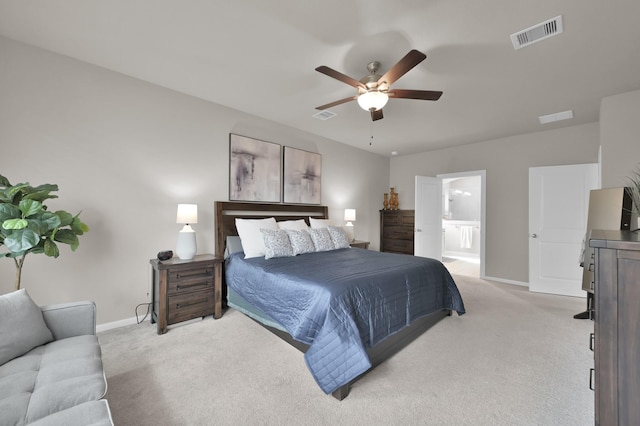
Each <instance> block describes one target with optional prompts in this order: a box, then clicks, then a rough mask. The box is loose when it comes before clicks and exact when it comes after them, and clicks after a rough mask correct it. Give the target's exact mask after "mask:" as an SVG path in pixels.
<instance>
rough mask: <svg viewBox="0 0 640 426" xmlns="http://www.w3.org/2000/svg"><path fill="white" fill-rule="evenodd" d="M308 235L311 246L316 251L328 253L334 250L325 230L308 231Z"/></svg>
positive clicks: (327, 231)
mask: <svg viewBox="0 0 640 426" xmlns="http://www.w3.org/2000/svg"><path fill="white" fill-rule="evenodd" d="M309 235H311V239H312V240H313V245H314V246H316V251H329V250H333V249H335V248H336V247H335V246H334V245H333V241H331V235H329V230H328V229H327V228H316V229H309Z"/></svg>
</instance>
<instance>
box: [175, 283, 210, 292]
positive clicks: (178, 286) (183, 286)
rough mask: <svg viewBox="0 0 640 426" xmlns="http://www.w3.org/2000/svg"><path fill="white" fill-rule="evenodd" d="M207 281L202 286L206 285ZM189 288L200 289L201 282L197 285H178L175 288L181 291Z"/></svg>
mask: <svg viewBox="0 0 640 426" xmlns="http://www.w3.org/2000/svg"><path fill="white" fill-rule="evenodd" d="M208 284H209V281H205V282H204V285H208ZM191 287H202V282H198V283H193V284H178V285H177V286H176V289H177V290H180V289H183V288H191Z"/></svg>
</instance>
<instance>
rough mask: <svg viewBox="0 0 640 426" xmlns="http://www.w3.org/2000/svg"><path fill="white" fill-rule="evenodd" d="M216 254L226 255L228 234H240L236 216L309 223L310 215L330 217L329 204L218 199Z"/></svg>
mask: <svg viewBox="0 0 640 426" xmlns="http://www.w3.org/2000/svg"><path fill="white" fill-rule="evenodd" d="M215 205H216V256H223V255H224V248H225V243H226V241H227V237H228V236H233V235H238V231H237V230H236V218H242V219H264V218H267V217H275V219H276V220H277V221H281V220H297V219H304V220H305V222H307V224H309V216H311V217H313V218H317V219H328V218H329V210H328V208H327V206H315V205H313V206H312V205H307V204H264V203H241V202H234V201H216V203H215Z"/></svg>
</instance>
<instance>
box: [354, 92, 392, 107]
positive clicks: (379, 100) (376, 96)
mask: <svg viewBox="0 0 640 426" xmlns="http://www.w3.org/2000/svg"><path fill="white" fill-rule="evenodd" d="M388 100H389V95H387V94H386V93H384V92H380V91H378V90H369V91H368V92H364V93H362V94H361V95H360V96H358V105H360V108H362V109H363V110H365V111H371V109H372V108H373V110H374V111H378V110H380V109H382V108H383V107H384V106H385V105H386V104H387V101H388Z"/></svg>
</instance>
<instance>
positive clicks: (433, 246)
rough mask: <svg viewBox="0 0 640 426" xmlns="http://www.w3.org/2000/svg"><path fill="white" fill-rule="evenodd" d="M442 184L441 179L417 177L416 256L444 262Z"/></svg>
mask: <svg viewBox="0 0 640 426" xmlns="http://www.w3.org/2000/svg"><path fill="white" fill-rule="evenodd" d="M441 193H442V184H441V182H440V179H438V178H435V177H428V176H416V204H415V206H416V207H415V210H416V211H415V214H416V219H415V220H416V224H415V232H414V238H413V245H414V254H415V255H416V256H420V257H430V258H432V259H438V260H442V194H441Z"/></svg>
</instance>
